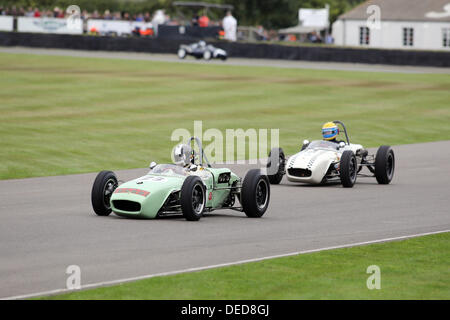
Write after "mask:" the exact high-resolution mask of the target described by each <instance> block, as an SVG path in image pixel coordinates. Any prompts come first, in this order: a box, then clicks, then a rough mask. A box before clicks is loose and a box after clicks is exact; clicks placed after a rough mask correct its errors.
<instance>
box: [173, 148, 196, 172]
mask: <svg viewBox="0 0 450 320" xmlns="http://www.w3.org/2000/svg"><path fill="white" fill-rule="evenodd" d="M191 153H192V149H191V147H190V146H189V145H187V144H182V143H180V144H178V145H176V146H175V148H173V153H172V161H173V163H175V164H177V165H180V166H183V167H184V166H185V165H187V164H190V162H191Z"/></svg>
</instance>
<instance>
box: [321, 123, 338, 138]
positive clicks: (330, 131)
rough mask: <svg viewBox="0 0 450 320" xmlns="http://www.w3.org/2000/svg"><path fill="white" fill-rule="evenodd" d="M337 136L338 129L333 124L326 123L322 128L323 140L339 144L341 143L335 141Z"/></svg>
mask: <svg viewBox="0 0 450 320" xmlns="http://www.w3.org/2000/svg"><path fill="white" fill-rule="evenodd" d="M338 134H339V127H338V126H337V124H336V123H334V122H327V123H325V124H324V125H323V126H322V136H323V140H326V141H330V142H334V143H340V142H341V141H338V140H336V138H337V136H338Z"/></svg>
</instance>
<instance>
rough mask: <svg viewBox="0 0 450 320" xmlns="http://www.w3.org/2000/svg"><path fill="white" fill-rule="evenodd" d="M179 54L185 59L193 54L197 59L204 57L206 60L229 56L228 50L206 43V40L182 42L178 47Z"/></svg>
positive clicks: (223, 58) (222, 58) (224, 58)
mask: <svg viewBox="0 0 450 320" xmlns="http://www.w3.org/2000/svg"><path fill="white" fill-rule="evenodd" d="M177 54H178V57H179V58H180V59H184V58H186V56H188V55H190V56H193V57H195V58H196V59H201V58H203V59H205V60H211V59H221V60H226V59H227V57H228V55H227V52H226V51H225V50H223V49H220V48H216V47H214V46H213V45H211V44H206V42H205V41H199V42H196V43H192V44H189V45H186V44H182V45H181V46H180V48H179V49H178V53H177Z"/></svg>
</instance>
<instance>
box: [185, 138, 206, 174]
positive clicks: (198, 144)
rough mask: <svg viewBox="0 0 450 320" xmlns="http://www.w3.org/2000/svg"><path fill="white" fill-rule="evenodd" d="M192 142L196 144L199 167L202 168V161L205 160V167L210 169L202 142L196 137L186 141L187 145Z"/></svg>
mask: <svg viewBox="0 0 450 320" xmlns="http://www.w3.org/2000/svg"><path fill="white" fill-rule="evenodd" d="M192 141H195V142H196V143H197V146H198V149H199V150H200V165H201V166H202V167H203V159H205V162H206V165H207V166H208V168H211V164H210V163H209V161H208V158H207V157H206V154H205V152H204V151H203V146H202V142H201V141H200V139H199V138H197V137H190V138H189V141H188V143H187V144H188V145H190V144H191V143H192Z"/></svg>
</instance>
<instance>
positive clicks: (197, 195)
mask: <svg viewBox="0 0 450 320" xmlns="http://www.w3.org/2000/svg"><path fill="white" fill-rule="evenodd" d="M204 206H205V192H204V190H203V187H202V186H201V185H199V184H197V185H195V187H194V189H192V209H194V212H195V213H196V214H201V213H202V211H203V207H204Z"/></svg>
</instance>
